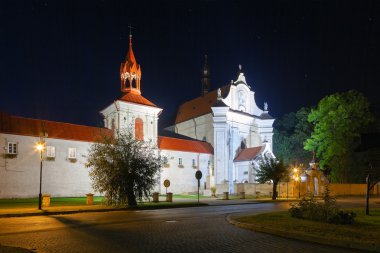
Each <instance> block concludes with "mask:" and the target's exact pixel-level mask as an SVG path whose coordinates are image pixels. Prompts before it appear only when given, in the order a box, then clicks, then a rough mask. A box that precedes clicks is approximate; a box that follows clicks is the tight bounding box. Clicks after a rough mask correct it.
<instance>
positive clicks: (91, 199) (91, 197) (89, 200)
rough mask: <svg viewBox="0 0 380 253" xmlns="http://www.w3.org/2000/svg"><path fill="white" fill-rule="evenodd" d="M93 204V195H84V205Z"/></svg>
mask: <svg viewBox="0 0 380 253" xmlns="http://www.w3.org/2000/svg"><path fill="white" fill-rule="evenodd" d="M93 204H94V194H92V193H87V194H86V205H93Z"/></svg>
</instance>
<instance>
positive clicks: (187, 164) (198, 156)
mask: <svg viewBox="0 0 380 253" xmlns="http://www.w3.org/2000/svg"><path fill="white" fill-rule="evenodd" d="M161 155H162V156H164V157H166V158H167V161H168V163H167V164H168V165H166V166H165V165H164V168H162V169H161V176H160V187H159V191H160V192H161V193H162V194H164V193H165V192H166V189H165V187H164V181H165V180H166V179H168V180H170V187H169V188H168V192H172V193H174V194H181V193H194V192H197V190H198V181H197V179H196V178H195V172H196V171H197V170H200V171H201V172H202V179H201V180H200V191H201V192H202V191H203V190H204V189H205V184H206V182H207V177H208V176H209V175H210V168H209V166H208V165H209V161H210V163H211V162H212V159H213V156H212V155H211V154H204V153H192V152H182V151H173V150H161ZM179 158H182V166H180V165H179V162H178V161H179ZM193 159H195V163H196V166H195V167H193V163H192V161H193Z"/></svg>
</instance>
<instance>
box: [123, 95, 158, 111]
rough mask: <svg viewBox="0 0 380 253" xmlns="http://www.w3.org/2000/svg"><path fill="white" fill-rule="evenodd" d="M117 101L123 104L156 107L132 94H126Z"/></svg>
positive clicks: (141, 97)
mask: <svg viewBox="0 0 380 253" xmlns="http://www.w3.org/2000/svg"><path fill="white" fill-rule="evenodd" d="M118 100H121V101H125V102H130V103H134V104H140V105H147V106H153V107H157V106H156V105H155V104H153V103H152V102H150V101H149V100H148V99H146V98H144V97H143V96H141V95H139V94H136V93H133V92H128V93H127V94H125V95H124V96H122V97H121V98H119V99H118Z"/></svg>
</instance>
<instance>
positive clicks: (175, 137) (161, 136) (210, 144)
mask: <svg viewBox="0 0 380 253" xmlns="http://www.w3.org/2000/svg"><path fill="white" fill-rule="evenodd" d="M158 137H164V138H170V139H177V140H183V141H197V142H203V143H207V144H210V143H209V142H207V141H202V140H197V139H193V140H188V139H181V138H176V137H168V136H158ZM210 145H211V144H210Z"/></svg>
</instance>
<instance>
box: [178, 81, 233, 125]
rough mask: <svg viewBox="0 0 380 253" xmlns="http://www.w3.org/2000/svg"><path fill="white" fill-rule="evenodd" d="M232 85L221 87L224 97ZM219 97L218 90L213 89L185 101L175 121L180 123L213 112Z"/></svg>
mask: <svg viewBox="0 0 380 253" xmlns="http://www.w3.org/2000/svg"><path fill="white" fill-rule="evenodd" d="M230 87H231V85H226V86H223V87H222V88H220V90H221V92H222V97H223V98H225V97H227V95H228V93H229V92H230ZM217 97H218V95H217V90H213V91H210V92H209V93H207V94H205V95H204V96H201V97H198V98H195V99H193V100H190V101H187V102H185V103H183V104H182V105H181V106H180V107H179V109H178V112H177V117H176V120H175V123H176V124H178V123H181V122H184V121H186V120H189V119H193V118H196V117H199V116H202V115H205V114H207V113H211V112H212V110H211V107H212V106H213V105H214V104H215V103H216V102H217Z"/></svg>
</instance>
